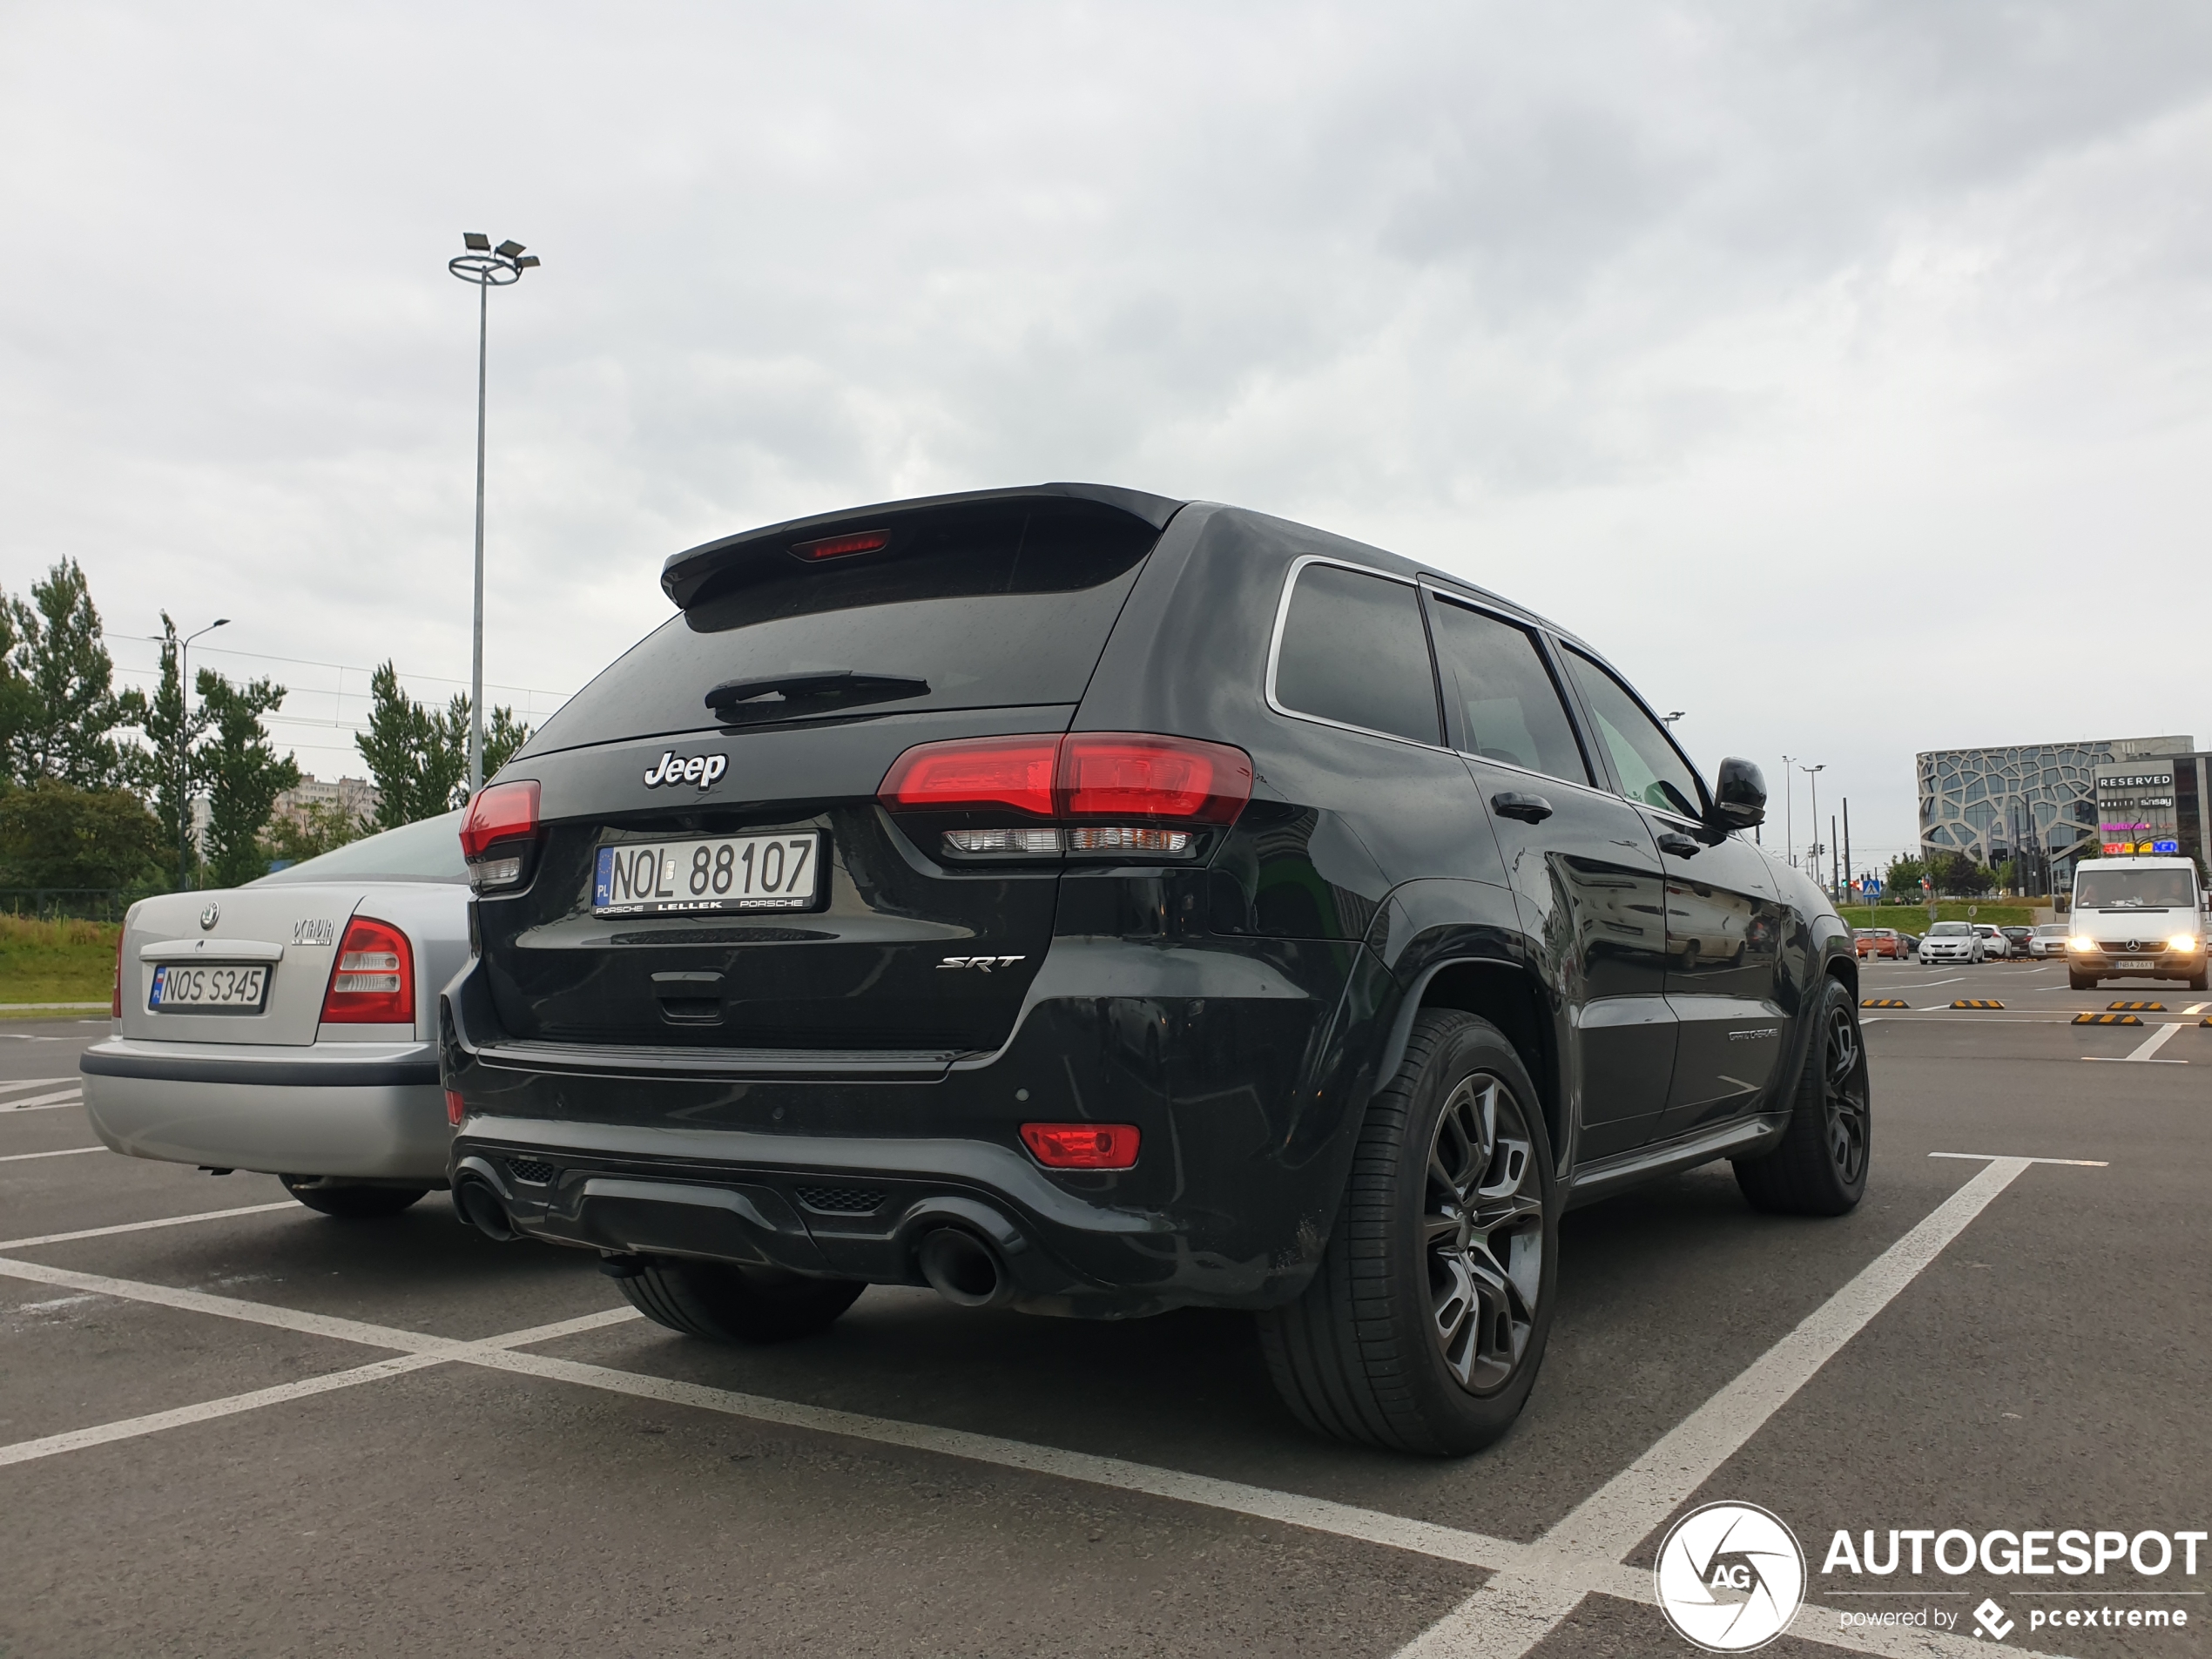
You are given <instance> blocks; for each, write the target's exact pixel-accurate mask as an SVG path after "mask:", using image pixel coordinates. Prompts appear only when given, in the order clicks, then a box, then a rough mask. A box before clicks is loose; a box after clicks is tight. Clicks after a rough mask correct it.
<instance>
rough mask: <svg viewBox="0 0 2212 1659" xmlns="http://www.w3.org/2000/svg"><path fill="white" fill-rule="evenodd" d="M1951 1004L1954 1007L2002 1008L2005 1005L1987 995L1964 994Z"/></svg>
mask: <svg viewBox="0 0 2212 1659" xmlns="http://www.w3.org/2000/svg"><path fill="white" fill-rule="evenodd" d="M1951 1006H1952V1008H2003V1007H2004V1006H2005V1005H2004V1004H2003V1003H2002V1002H2000V1001H1995V1000H1994V999H1993V998H1990V997H1986V996H1962V997H1959V998H1958V999H1957V1000H1956V1001H1953V1002H1952V1005H1951Z"/></svg>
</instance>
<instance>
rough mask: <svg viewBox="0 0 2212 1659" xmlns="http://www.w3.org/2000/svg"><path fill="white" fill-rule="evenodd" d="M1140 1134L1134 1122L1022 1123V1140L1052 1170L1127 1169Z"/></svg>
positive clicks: (1134, 1165)
mask: <svg viewBox="0 0 2212 1659" xmlns="http://www.w3.org/2000/svg"><path fill="white" fill-rule="evenodd" d="M1140 1138H1141V1137H1140V1136H1138V1134H1137V1131H1136V1124H1134V1123H1024V1124H1022V1144H1023V1145H1024V1146H1026V1147H1028V1149H1029V1150H1030V1151H1031V1152H1033V1153H1035V1155H1036V1160H1037V1162H1038V1163H1042V1164H1043V1165H1044V1166H1045V1167H1046V1168H1047V1169H1052V1170H1128V1169H1134V1168H1135V1167H1136V1144H1137V1142H1138V1140H1139V1139H1140Z"/></svg>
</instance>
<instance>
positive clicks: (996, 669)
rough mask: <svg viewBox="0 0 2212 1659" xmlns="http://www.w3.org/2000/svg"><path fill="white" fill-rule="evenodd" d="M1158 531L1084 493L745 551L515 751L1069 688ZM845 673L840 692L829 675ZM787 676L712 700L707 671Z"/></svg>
mask: <svg viewBox="0 0 2212 1659" xmlns="http://www.w3.org/2000/svg"><path fill="white" fill-rule="evenodd" d="M1158 539H1159V532H1158V531H1157V530H1156V529H1153V528H1152V526H1151V525H1150V524H1147V523H1143V521H1142V520H1139V519H1136V518H1133V517H1131V516H1129V515H1127V514H1125V513H1122V512H1118V511H1116V510H1114V509H1110V508H1104V507H1100V506H1098V505H1096V504H1095V503H1091V502H1062V501H1052V502H1020V503H1011V504H1003V503H994V504H992V505H990V506H988V507H987V508H981V509H963V510H958V511H947V512H942V513H933V514H930V515H927V516H922V517H918V518H915V519H912V520H909V521H907V523H905V524H903V525H901V526H900V527H899V528H898V529H897V530H896V532H895V534H894V540H893V541H892V543H891V545H890V546H889V547H888V548H887V549H885V550H882V551H881V552H880V553H865V554H860V555H857V556H853V557H851V558H849V559H840V560H836V561H834V562H832V563H821V564H810V563H806V562H804V561H803V560H801V559H800V558H799V557H798V556H795V555H794V554H792V552H791V551H790V550H789V549H787V548H784V547H780V546H774V547H766V548H759V549H749V550H746V552H745V555H744V556H743V557H742V558H741V559H739V560H738V562H737V563H734V564H733V565H732V568H731V569H730V570H727V571H725V572H723V573H722V574H720V575H718V576H717V577H713V578H711V580H710V581H709V582H708V583H706V585H705V586H704V587H703V588H702V589H701V590H699V593H698V597H695V598H694V599H693V600H692V602H691V607H690V609H689V610H685V612H684V613H683V614H682V615H681V616H678V617H671V618H670V619H669V620H668V621H667V622H665V623H664V624H662V625H661V626H660V627H659V628H658V629H656V630H655V631H653V632H652V633H651V634H648V635H647V636H646V637H645V638H644V640H642V641H641V642H640V643H639V644H637V645H635V646H633V647H632V648H631V650H630V651H629V652H628V653H627V654H626V655H624V657H623V658H620V660H618V661H617V662H616V663H615V664H614V665H613V666H612V667H610V668H609V669H608V670H607V671H605V672H604V673H602V674H601V675H600V676H599V677H598V678H597V679H595V680H593V681H592V682H591V684H590V685H587V686H585V687H584V688H583V691H579V692H577V695H576V696H575V697H574V698H571V699H570V701H569V703H568V705H566V706H565V707H564V708H563V709H562V710H561V711H560V712H559V713H557V714H556V715H555V716H554V717H553V718H551V719H550V720H548V721H547V722H546V723H545V725H544V726H543V728H542V729H541V730H540V731H539V732H538V734H537V735H536V738H533V739H532V740H531V742H530V744H529V747H528V748H527V749H526V750H525V751H524V752H525V753H529V754H542V753H544V752H547V751H549V750H553V749H568V748H575V747H577V746H578V745H583V744H590V743H607V742H612V741H618V740H620V739H623V738H641V737H659V736H663V735H665V734H670V733H674V732H696V731H703V730H712V729H715V728H717V727H718V726H728V727H736V726H747V725H759V724H761V723H763V722H765V721H775V720H787V719H806V718H824V717H826V716H833V715H843V714H846V713H847V711H851V712H857V713H860V714H863V715H867V714H876V713H906V712H907V711H918V710H922V709H970V708H1011V707H1016V706H1020V705H1027V704H1051V703H1074V702H1076V701H1078V700H1080V699H1081V698H1082V694H1083V688H1084V687H1085V686H1086V685H1089V681H1090V675H1091V671H1092V670H1093V669H1094V668H1096V666H1097V665H1098V658H1099V655H1100V653H1101V652H1103V651H1104V650H1105V648H1106V636H1107V635H1108V633H1109V632H1110V631H1112V629H1113V626H1114V619H1115V617H1117V616H1119V615H1120V614H1121V609H1122V602H1123V599H1125V598H1126V597H1128V595H1129V590H1130V586H1131V584H1132V583H1135V582H1136V571H1137V568H1138V566H1139V565H1140V564H1142V563H1143V559H1144V556H1145V555H1146V554H1147V553H1148V552H1150V550H1151V548H1152V544H1153V543H1155V542H1156V541H1157V540H1158ZM840 675H850V676H851V677H852V678H851V679H850V680H848V681H846V682H844V684H843V685H842V686H841V687H840V689H839V690H838V691H836V692H835V693H834V695H830V694H827V693H826V692H825V691H824V690H823V689H822V688H823V687H824V686H825V685H831V684H834V683H835V682H834V677H837V676H840ZM779 678H789V679H791V680H792V681H793V682H794V684H793V685H792V688H791V689H790V690H789V691H784V690H779V689H773V688H771V689H767V690H765V691H759V692H756V693H753V694H752V695H749V696H747V697H746V698H744V699H743V700H742V702H740V703H738V704H734V705H725V711H724V714H722V715H718V714H716V713H712V712H710V711H709V710H708V708H707V706H706V701H705V698H706V694H707V693H708V692H709V691H713V690H714V689H715V688H716V687H717V686H722V685H731V684H732V683H738V684H742V685H757V684H758V683H759V682H762V681H772V680H776V679H779Z"/></svg>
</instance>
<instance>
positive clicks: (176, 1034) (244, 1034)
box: [123, 885, 361, 1047]
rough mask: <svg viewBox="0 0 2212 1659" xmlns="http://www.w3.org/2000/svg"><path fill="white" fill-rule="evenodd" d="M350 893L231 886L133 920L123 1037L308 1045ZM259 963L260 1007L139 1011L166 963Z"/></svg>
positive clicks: (152, 908) (348, 913)
mask: <svg viewBox="0 0 2212 1659" xmlns="http://www.w3.org/2000/svg"><path fill="white" fill-rule="evenodd" d="M360 900H361V888H360V887H358V886H354V885H347V886H344V887H339V886H330V887H322V886H307V885H300V886H296V887H293V886H285V887H233V888H229V889H226V890H225V891H223V892H220V893H214V894H207V893H171V894H163V895H161V896H160V897H158V898H154V899H148V900H145V902H143V903H141V904H140V905H138V907H136V909H135V910H134V911H133V912H132V916H131V919H130V922H129V924H128V926H126V927H125V929H124V934H123V1035H125V1036H126V1037H138V1038H159V1039H162V1040H164V1041H166V1042H253V1043H271V1044H276V1045H279V1046H286V1047H305V1046H306V1045H307V1044H309V1043H312V1042H314V1040H315V1032H316V1028H317V1026H318V1025H319V1024H320V1021H321V1016H322V1001H323V994H324V992H325V991H327V989H328V988H329V986H330V970H331V967H332V964H333V962H334V959H335V958H336V955H337V950H338V941H340V940H341V939H342V938H344V937H345V934H346V923H347V921H348V920H350V919H351V917H352V915H353V914H354V907H355V906H356V905H357V904H358V903H359V902H360ZM177 961H183V962H186V963H189V964H194V965H218V964H240V965H251V964H256V963H260V964H266V967H267V968H268V970H269V980H268V987H267V992H266V997H265V999H264V1001H263V1002H262V1004H261V1006H260V1008H259V1009H244V1008H241V1009H238V1010H235V1011H232V1010H222V1011H209V1012H206V1013H200V1012H192V1013H180V1012H173V1011H171V1012H158V1011H156V1010H154V1009H152V1008H149V1007H148V1006H147V1003H148V999H149V997H150V995H151V993H152V984H153V977H154V972H155V970H156V969H157V968H159V967H161V966H162V965H163V964H164V963H165V962H177Z"/></svg>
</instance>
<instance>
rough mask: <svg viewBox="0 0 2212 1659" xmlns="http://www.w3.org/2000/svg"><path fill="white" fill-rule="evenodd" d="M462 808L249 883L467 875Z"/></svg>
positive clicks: (459, 877) (459, 878) (366, 838)
mask: <svg viewBox="0 0 2212 1659" xmlns="http://www.w3.org/2000/svg"><path fill="white" fill-rule="evenodd" d="M461 819H462V814H461V813H446V814H445V815H444V816H443V817H441V818H426V819H422V820H421V822H420V823H417V824H406V825H402V826H401V827H400V828H398V829H395V830H386V831H385V832H384V833H382V834H381V835H365V836H363V837H362V838H361V840H358V841H348V842H347V843H346V845H345V846H341V847H337V848H335V849H334V850H333V851H331V852H328V853H324V854H323V855H322V856H321V857H320V858H315V859H307V860H302V861H301V862H300V863H298V864H295V865H293V866H292V867H290V868H288V869H283V870H279V871H278V872H277V873H275V874H274V875H265V876H263V877H262V878H261V879H260V880H258V881H249V882H247V883H246V886H248V887H268V886H271V885H272V884H276V883H282V882H287V881H466V880H468V879H469V867H468V865H467V864H465V863H464V862H462V857H461Z"/></svg>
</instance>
